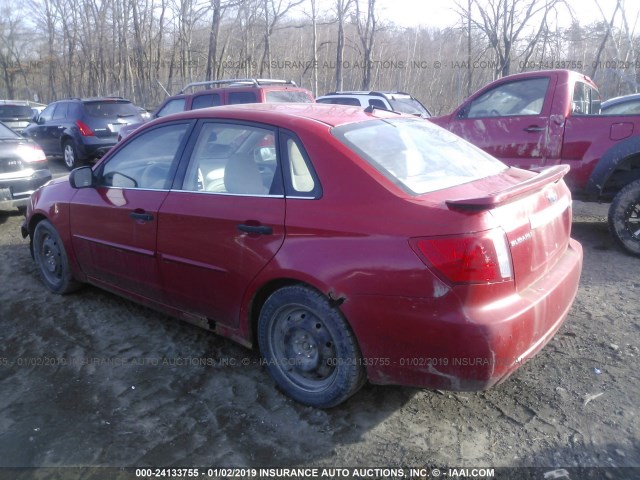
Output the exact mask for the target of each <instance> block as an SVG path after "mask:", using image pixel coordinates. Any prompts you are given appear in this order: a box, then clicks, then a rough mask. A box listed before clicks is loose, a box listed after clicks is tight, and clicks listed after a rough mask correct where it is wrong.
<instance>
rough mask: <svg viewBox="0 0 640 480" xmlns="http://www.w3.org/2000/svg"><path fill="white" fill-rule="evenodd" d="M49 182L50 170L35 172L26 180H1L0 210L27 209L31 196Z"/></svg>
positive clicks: (25, 178) (44, 169)
mask: <svg viewBox="0 0 640 480" xmlns="http://www.w3.org/2000/svg"><path fill="white" fill-rule="evenodd" d="M49 180H51V172H50V171H49V169H48V168H43V169H38V170H34V171H33V173H32V174H31V175H30V176H28V177H24V178H13V179H2V178H0V210H11V209H13V208H18V207H26V206H27V203H28V202H29V197H30V196H31V194H32V193H33V192H35V191H36V190H37V189H38V188H40V187H41V186H42V185H44V184H45V183H47V182H48V181H49Z"/></svg>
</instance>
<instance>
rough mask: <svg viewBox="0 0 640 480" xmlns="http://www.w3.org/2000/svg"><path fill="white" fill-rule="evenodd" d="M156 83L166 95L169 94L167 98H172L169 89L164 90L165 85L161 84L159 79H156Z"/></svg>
mask: <svg viewBox="0 0 640 480" xmlns="http://www.w3.org/2000/svg"><path fill="white" fill-rule="evenodd" d="M156 83H157V84H158V85H160V88H161V89H162V90H164V93H166V94H167V97H170V96H171V94H170V93H169V92H167V89H166V88H164V85H162V83H160V80H158V79H157V78H156Z"/></svg>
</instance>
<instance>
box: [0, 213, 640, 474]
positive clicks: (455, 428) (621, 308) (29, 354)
mask: <svg viewBox="0 0 640 480" xmlns="http://www.w3.org/2000/svg"><path fill="white" fill-rule="evenodd" d="M21 221H22V217H21V216H20V215H19V214H18V212H17V211H16V212H5V213H0V275H1V278H2V283H1V288H0V467H41V466H90V465H96V466H98V465H99V466H129V467H131V466H133V467H143V466H149V467H164V466H174V467H178V466H179V467H190V466H201V467H222V466H237V467H240V466H253V467H265V466H275V467H296V466H328V467H371V466H386V467H389V466H402V467H419V466H440V467H447V466H449V467H465V466H467V467H474V466H489V467H502V466H540V467H551V466H555V467H557V466H563V467H571V466H595V467H604V466H623V467H640V410H639V406H640V393H639V392H640V374H639V368H638V367H639V366H640V365H639V361H638V360H639V359H640V259H638V258H633V257H630V256H628V255H626V254H624V253H623V252H622V251H621V250H620V249H619V248H618V247H617V246H616V245H615V244H614V243H613V240H612V239H611V237H610V236H609V234H608V231H607V225H606V206H605V205H596V204H585V203H581V202H574V227H573V232H574V237H575V238H577V239H578V240H579V241H580V242H582V244H583V246H584V252H585V265H584V271H583V277H582V282H581V287H580V290H579V293H578V297H577V300H576V302H575V305H574V307H573V308H572V310H571V312H570V315H569V318H568V320H567V322H566V323H565V325H564V326H563V327H562V328H561V330H560V331H559V333H558V334H557V335H556V337H555V338H554V339H553V340H552V341H551V342H550V343H549V345H547V347H546V348H545V349H544V350H543V351H542V352H541V353H540V354H539V356H538V357H536V358H535V359H534V360H532V361H530V362H529V363H527V364H526V365H525V366H523V367H522V368H521V369H520V370H518V371H517V372H516V373H515V374H514V375H513V376H512V377H511V378H510V379H509V380H508V381H507V382H505V383H503V384H502V385H500V386H498V387H496V388H493V389H492V390H490V391H487V392H484V393H460V394H455V393H449V392H435V391H425V390H418V389H412V388H402V387H376V386H366V387H365V388H364V389H363V390H361V391H360V393H358V394H357V395H356V396H355V397H354V398H352V399H351V400H349V401H348V402H347V403H346V404H344V405H342V406H339V407H337V408H334V409H331V410H328V411H322V410H315V409H313V408H308V407H303V406H301V405H298V404H296V403H294V402H293V401H291V400H289V399H288V398H287V397H285V396H284V395H282V394H281V393H279V392H278V390H276V388H275V387H274V384H273V382H272V381H271V379H270V377H269V376H268V374H267V372H266V370H265V369H264V368H263V367H261V366H260V365H258V358H259V357H258V356H257V354H255V353H252V352H249V351H247V350H245V349H243V348H241V347H239V346H237V345H236V344H234V343H233V342H231V341H229V340H226V339H223V338H220V337H217V336H215V335H213V334H210V333H208V332H206V331H203V330H200V329H198V328H197V327H194V326H190V325H188V324H185V323H181V322H179V321H176V320H173V319H171V318H168V317H165V316H163V315H160V314H158V313H156V312H154V311H151V310H148V309H145V308H143V307H139V306H137V305H135V304H133V303H131V302H129V301H126V300H123V299H121V298H118V297H116V296H114V295H112V294H109V293H106V292H103V291H100V290H98V289H96V288H93V287H86V288H84V289H82V290H81V291H79V292H77V293H75V294H72V295H69V296H57V295H54V294H51V293H48V291H47V290H46V289H45V288H44V286H43V285H42V284H41V282H40V280H39V278H38V275H37V271H36V268H35V266H34V263H33V261H32V260H31V257H30V255H29V250H28V243H27V241H25V240H23V239H22V238H21V236H20V233H19V226H20V223H21ZM202 359H205V361H206V363H209V364H211V365H209V366H199V365H193V363H194V362H195V363H198V362H200V361H201V360H202ZM0 471H1V470H0ZM633 472H636V473H638V474H639V475H640V470H635V469H634V470H633ZM572 478H573V477H572Z"/></svg>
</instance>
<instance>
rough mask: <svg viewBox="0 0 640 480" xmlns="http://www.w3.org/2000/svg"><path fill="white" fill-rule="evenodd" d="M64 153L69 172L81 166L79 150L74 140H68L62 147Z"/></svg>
mask: <svg viewBox="0 0 640 480" xmlns="http://www.w3.org/2000/svg"><path fill="white" fill-rule="evenodd" d="M62 153H63V156H64V164H65V165H66V166H67V168H68V169H69V170H73V169H74V168H76V167H78V166H80V161H79V159H78V149H77V148H76V145H75V144H74V143H73V140H66V141H65V142H64V144H63V145H62Z"/></svg>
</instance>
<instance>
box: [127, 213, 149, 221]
mask: <svg viewBox="0 0 640 480" xmlns="http://www.w3.org/2000/svg"><path fill="white" fill-rule="evenodd" d="M129 216H130V217H131V218H133V219H135V220H145V221H147V222H150V221H152V220H153V215H151V214H150V213H145V212H131V213H130V214H129Z"/></svg>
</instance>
